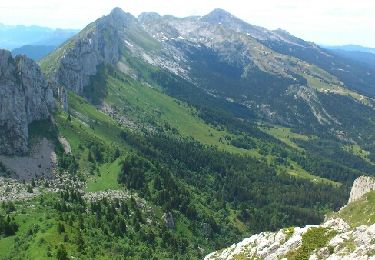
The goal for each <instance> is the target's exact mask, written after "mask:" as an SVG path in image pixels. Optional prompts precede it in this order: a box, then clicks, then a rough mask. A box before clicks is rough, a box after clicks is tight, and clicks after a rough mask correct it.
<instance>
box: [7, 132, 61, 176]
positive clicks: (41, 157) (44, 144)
mask: <svg viewBox="0 0 375 260" xmlns="http://www.w3.org/2000/svg"><path fill="white" fill-rule="evenodd" d="M0 162H2V164H3V165H4V166H5V167H6V168H8V169H9V170H10V171H11V172H13V173H14V175H15V176H14V177H15V178H17V179H20V180H28V181H30V180H32V179H39V178H44V179H52V178H53V174H54V168H55V166H56V163H57V158H56V153H55V152H54V147H53V144H52V143H51V142H50V141H48V140H47V139H45V138H43V139H42V140H41V142H40V143H39V144H37V145H35V146H34V147H33V150H32V151H31V152H30V154H29V155H26V156H4V155H0Z"/></svg>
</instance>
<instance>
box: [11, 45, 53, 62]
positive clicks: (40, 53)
mask: <svg viewBox="0 0 375 260" xmlns="http://www.w3.org/2000/svg"><path fill="white" fill-rule="evenodd" d="M54 49H56V46H53V45H23V46H21V47H19V48H15V49H13V50H12V55H14V56H16V55H26V56H27V57H29V58H30V59H33V60H35V61H39V60H41V59H42V58H44V57H45V56H47V55H48V54H49V53H51V52H52V51H53V50H54Z"/></svg>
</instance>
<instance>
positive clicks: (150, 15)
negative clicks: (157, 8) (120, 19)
mask: <svg viewBox="0 0 375 260" xmlns="http://www.w3.org/2000/svg"><path fill="white" fill-rule="evenodd" d="M159 18H161V15H160V14H158V13H156V12H143V13H141V14H140V15H139V16H138V20H139V21H140V22H141V23H142V22H147V21H153V20H156V19H159Z"/></svg>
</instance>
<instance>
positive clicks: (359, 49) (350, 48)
mask: <svg viewBox="0 0 375 260" xmlns="http://www.w3.org/2000/svg"><path fill="white" fill-rule="evenodd" d="M322 47H323V48H326V49H329V50H341V51H349V52H369V53H373V54H375V48H369V47H364V46H361V45H353V44H350V45H332V46H330V45H322Z"/></svg>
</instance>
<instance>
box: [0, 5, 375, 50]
mask: <svg viewBox="0 0 375 260" xmlns="http://www.w3.org/2000/svg"><path fill="white" fill-rule="evenodd" d="M116 6H118V7H121V8H122V9H123V10H124V11H127V12H130V13H132V14H133V15H138V14H139V13H141V12H144V11H155V12H158V13H160V14H172V15H175V16H179V17H183V16H188V15H204V14H206V13H208V12H210V11H211V10H212V9H214V8H217V7H218V8H223V9H225V10H227V11H229V12H231V13H232V14H234V15H236V16H238V17H239V18H241V19H243V20H245V21H246V22H249V23H251V24H255V25H260V26H263V27H266V28H268V29H277V28H282V29H285V30H287V31H289V32H290V33H292V34H294V35H296V36H298V37H301V38H303V39H305V40H308V41H314V42H316V43H322V44H329V45H341V44H360V45H364V46H368V47H375V1H371V0H341V1H339V0H315V1H310V0H260V1H252V0H248V1H246V0H242V1H240V0H189V1H186V0H184V1H180V0H121V1H120V0H95V1H94V0H28V1H25V0H11V1H1V2H0V23H4V24H11V25H15V24H24V25H43V26H48V27H60V28H83V27H84V26H85V25H86V24H88V23H90V22H92V21H94V20H95V19H96V18H99V17H100V16H102V15H105V14H107V13H109V12H110V10H111V9H112V8H114V7H116Z"/></svg>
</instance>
